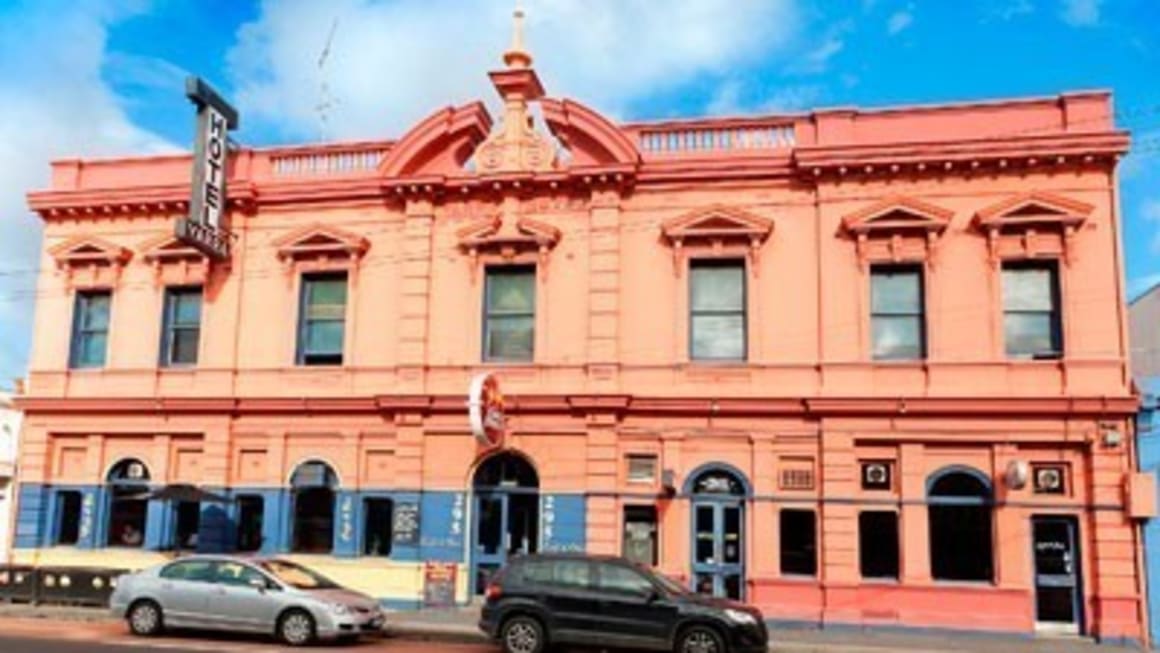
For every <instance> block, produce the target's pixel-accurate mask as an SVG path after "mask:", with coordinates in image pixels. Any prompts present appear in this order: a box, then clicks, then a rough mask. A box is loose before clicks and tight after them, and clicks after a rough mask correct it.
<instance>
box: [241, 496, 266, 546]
mask: <svg viewBox="0 0 1160 653" xmlns="http://www.w3.org/2000/svg"><path fill="white" fill-rule="evenodd" d="M265 517H266V502H265V501H264V500H263V499H262V497H260V496H257V495H253V494H247V495H242V496H239V497H238V541H237V549H238V551H242V552H251V551H259V550H261V548H262V523H263V522H264V521H265Z"/></svg>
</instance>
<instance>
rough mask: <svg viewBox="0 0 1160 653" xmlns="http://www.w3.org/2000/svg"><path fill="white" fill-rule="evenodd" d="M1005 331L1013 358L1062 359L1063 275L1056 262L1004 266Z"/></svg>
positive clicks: (1015, 263) (1005, 264)
mask: <svg viewBox="0 0 1160 653" xmlns="http://www.w3.org/2000/svg"><path fill="white" fill-rule="evenodd" d="M1003 331H1004V335H1005V337H1006V344H1007V356H1009V357H1011V358H1059V356H1060V355H1061V354H1062V353H1063V338H1062V335H1061V333H1060V331H1061V329H1060V314H1059V276H1058V266H1057V265H1056V263H1055V262H1054V261H1034V262H1032V261H1017V262H1007V263H1004V264H1003Z"/></svg>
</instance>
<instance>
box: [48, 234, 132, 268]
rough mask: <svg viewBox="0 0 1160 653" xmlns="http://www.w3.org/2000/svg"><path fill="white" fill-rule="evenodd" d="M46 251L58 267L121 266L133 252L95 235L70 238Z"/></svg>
mask: <svg viewBox="0 0 1160 653" xmlns="http://www.w3.org/2000/svg"><path fill="white" fill-rule="evenodd" d="M48 253H49V255H50V256H52V258H53V259H55V260H56V264H57V267H60V268H65V267H78V266H87V265H111V266H122V265H124V264H126V263H128V262H129V259H131V258H133V252H132V251H131V250H129V249H128V248H126V247H121V246H120V245H116V244H114V243H110V242H109V241H107V240H104V239H103V238H97V237H96V236H77V237H75V238H70V239H68V240H66V241H65V242H63V243H60V244H59V245H56V246H55V247H52V248H51V249H49V250H48Z"/></svg>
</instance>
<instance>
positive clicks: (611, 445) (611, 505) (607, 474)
mask: <svg viewBox="0 0 1160 653" xmlns="http://www.w3.org/2000/svg"><path fill="white" fill-rule="evenodd" d="M587 454H588V460H587V463H588V464H587V467H588V493H589V494H588V527H587V536H586V538H585V539H586V540H587V546H588V551H589V553H605V554H616V553H618V551H617V542H618V541H619V539H620V538H619V533H618V532H617V529H618V528H619V524H620V511H619V510H618V502H617V500H616V498H615V496H614V495H613V493H615V492H616V487H617V473H616V472H617V469H618V465H619V464H620V461H619V460H618V457H617V447H616V417H615V416H614V415H609V414H591V415H589V416H588V446H587Z"/></svg>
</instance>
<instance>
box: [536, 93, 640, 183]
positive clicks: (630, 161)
mask: <svg viewBox="0 0 1160 653" xmlns="http://www.w3.org/2000/svg"><path fill="white" fill-rule="evenodd" d="M540 108H541V110H542V111H543V114H544V121H545V122H547V123H548V128H549V129H551V130H552V134H553V135H554V136H555V137H556V138H558V139H559V140H560V143H562V144H563V145H564V147H566V148H567V149H568V152H569V153H570V154H571V155H572V162H571V164H572V165H573V166H577V167H588V166H597V167H602V166H608V165H635V164H636V163H638V162H639V161H640V152H639V151H638V150H637V149H636V144H635V143H633V141H632V139H630V138H629V137H628V136H627V135H626V134H625V133H624V132H623V131H621V130H620V128H619V127H617V126H616V125H614V124H613V123H612V122H610V121H609V120H608V119H607V118H605V117H604V116H602V115H600V114H599V113H597V112H596V111H593V110H592V109H589V108H588V107H586V106H584V105H583V104H580V103H579V102H576V101H574V100H567V99H555V98H544V99H542V100H540Z"/></svg>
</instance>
